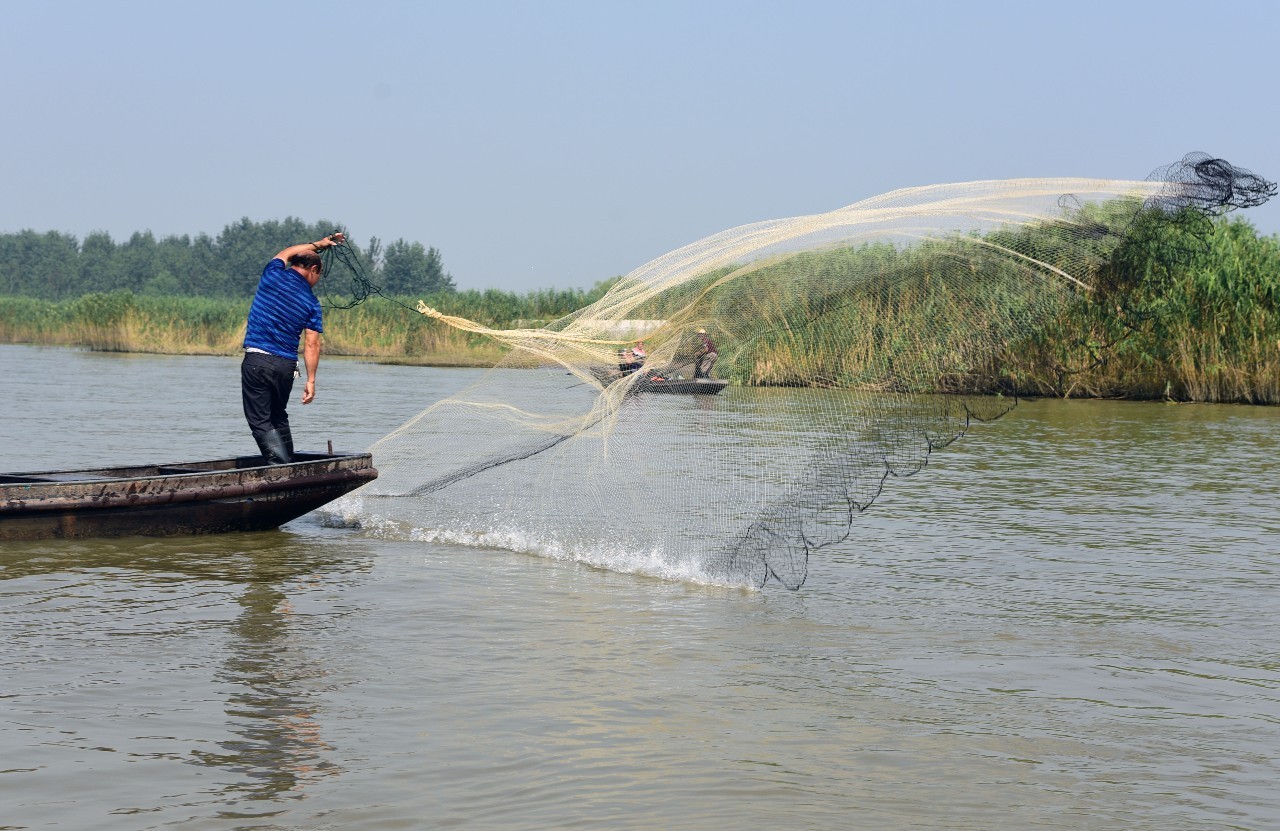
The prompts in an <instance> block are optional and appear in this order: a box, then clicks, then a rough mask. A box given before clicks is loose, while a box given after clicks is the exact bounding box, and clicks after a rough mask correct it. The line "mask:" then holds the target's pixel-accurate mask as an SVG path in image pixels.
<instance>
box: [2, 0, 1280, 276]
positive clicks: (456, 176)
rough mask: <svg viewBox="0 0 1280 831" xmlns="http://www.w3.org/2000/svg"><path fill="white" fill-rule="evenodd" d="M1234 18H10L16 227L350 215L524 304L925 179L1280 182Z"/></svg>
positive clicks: (292, 5) (495, 5) (416, 12)
mask: <svg viewBox="0 0 1280 831" xmlns="http://www.w3.org/2000/svg"><path fill="white" fill-rule="evenodd" d="M1215 8H1218V7H1216V6H1214V5H1212V4H1208V3H1204V2H1194V3H1191V2H1167V1H1165V2H1144V3H1139V2H1124V1H1123V0H1110V2H1102V3H1098V2H1079V1H1078V0H1073V2H1070V3H1039V2H1026V0H1021V2H1008V3H1001V2H983V1H982V0H979V2H968V3H954V2H946V3H943V2H938V3H926V2H901V1H899V2H877V3H857V2H851V0H846V2H803V0H786V2H771V3H760V2H744V1H743V0H737V1H736V2H694V0H689V2H683V3H668V2H643V0H641V1H640V2H636V1H635V0H633V2H627V3H617V2H606V0H594V2H536V3H535V2H529V3H517V2H477V0H456V2H450V3H428V2H404V3H393V2H377V1H376V0H374V2H368V0H366V1H365V2H354V3H353V2H344V3H327V2H309V3H300V2H254V3H241V2H219V3H183V2H172V0H168V1H167V2H155V3H142V2H129V1H128V0H123V1H122V2H112V3H88V2H84V3H71V2H45V3H37V2H34V0H23V2H8V0H0V13H2V15H3V17H2V18H0V44H2V46H0V78H3V79H4V82H5V87H6V92H7V95H6V96H5V98H6V100H5V101H4V102H3V106H2V108H0V113H3V115H2V116H0V119H2V120H0V125H2V126H0V149H2V150H3V153H2V154H0V171H2V177H0V181H2V182H3V188H2V189H0V231H15V230H19V229H22V228H34V229H37V230H41V231H45V230H57V231H67V232H70V233H73V234H75V235H76V236H78V237H83V236H84V234H86V233H87V232H89V231H93V230H105V231H108V232H110V233H111V235H112V236H113V237H115V238H116V239H117V240H121V239H126V238H127V237H128V236H129V234H131V233H132V232H133V231H135V230H145V229H150V230H151V231H152V232H154V233H155V234H156V235H157V236H158V237H163V236H168V235H170V234H193V235H194V234H197V233H201V232H204V233H208V234H210V235H216V234H217V233H218V232H219V231H221V230H222V228H223V226H224V225H226V224H228V223H230V222H233V221H235V220H237V219H239V218H240V217H242V216H248V217H250V218H251V219H254V220H266V219H281V218H284V217H286V216H297V217H301V218H303V219H305V220H307V221H315V220H319V219H322V218H324V219H333V220H337V221H340V222H342V223H344V224H346V225H347V226H348V228H349V229H350V232H351V233H352V235H353V236H354V237H355V238H356V239H357V240H358V241H360V242H364V241H366V240H367V239H368V237H369V236H378V237H381V238H382V239H384V240H388V241H389V240H393V239H396V238H398V237H403V238H405V239H409V240H416V241H419V242H422V243H423V244H424V245H433V246H436V247H437V248H439V249H440V252H441V254H442V255H443V258H444V263H445V267H446V268H447V269H448V270H449V271H450V272H452V274H453V275H454V278H455V280H456V281H457V283H458V285H459V286H460V287H463V288H487V287H497V288H504V289H515V290H519V291H524V290H528V289H534V288H550V287H556V288H564V287H571V286H577V287H588V286H590V285H591V284H592V283H594V282H595V281H597V280H600V279H604V278H607V277H610V276H613V275H617V274H623V273H626V272H628V271H630V270H632V269H633V268H635V267H637V266H639V265H642V264H643V263H645V262H646V261H648V260H650V259H653V258H654V257H657V256H660V255H661V254H663V253H665V252H667V251H670V250H672V249H675V248H678V247H680V246H682V245H684V244H686V243H689V242H692V241H694V240H696V239H699V238H701V237H704V236H707V235H709V234H712V233H715V232H717V231H720V230H723V229H726V228H730V227H734V226H737V225H742V224H744V223H747V222H754V221H758V220H763V219H772V218H777V217H783V216H793V215H797V214H810V213H818V212H821V211H826V210H831V209H833V208H837V207H840V206H842V205H846V204H849V203H852V202H856V201H859V200H861V199H864V198H867V197H869V196H874V195H876V194H878V193H882V192H884V191H888V190H893V189H896V188H901V187H907V186H914V185H926V184H934V183H938V182H954V181H965V180H973V179H1000V178H1013V177H1023V176H1097V177H1108V178H1136V179H1141V178H1143V177H1145V176H1146V175H1147V174H1148V173H1149V172H1151V171H1152V170H1153V169H1154V168H1156V167H1159V166H1161V165H1163V164H1167V163H1169V162H1172V161H1175V160H1177V159H1179V158H1181V157H1182V156H1183V155H1184V154H1185V153H1187V152H1189V151H1192V150H1203V151H1205V152H1208V153H1211V154H1213V155H1217V156H1221V157H1223V158H1226V159H1228V160H1230V161H1232V162H1234V163H1236V164H1239V165H1242V166H1244V167H1247V168H1250V169H1252V170H1254V171H1255V172H1258V173H1261V174H1263V175H1265V176H1267V177H1268V178H1271V179H1276V178H1277V177H1280V114H1278V113H1280V43H1278V38H1277V36H1278V35H1280V11H1278V10H1280V4H1278V3H1275V2H1241V1H1240V0H1238V1H1237V2H1234V3H1230V4H1225V5H1223V6H1221V8H1222V9H1224V11H1214V9H1215ZM1246 216H1248V217H1249V218H1250V219H1251V220H1252V221H1253V222H1254V224H1255V225H1257V226H1258V227H1259V229H1260V230H1262V231H1263V232H1265V233H1268V234H1270V233H1275V232H1280V205H1277V204H1272V205H1268V206H1266V207H1264V208H1262V209H1258V210H1254V211H1251V212H1248V213H1247V214H1246ZM271 253H274V252H264V256H269V255H270V254H271Z"/></svg>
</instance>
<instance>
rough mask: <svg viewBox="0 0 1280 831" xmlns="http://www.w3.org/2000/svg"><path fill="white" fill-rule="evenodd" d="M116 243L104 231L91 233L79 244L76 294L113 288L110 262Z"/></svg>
mask: <svg viewBox="0 0 1280 831" xmlns="http://www.w3.org/2000/svg"><path fill="white" fill-rule="evenodd" d="M115 256H116V243H115V240H113V239H111V235H110V234H108V233H107V232H106V231H92V232H90V233H89V235H88V236H86V237H85V238H84V241H83V242H81V243H80V280H79V286H78V287H77V292H78V293H79V294H85V293H88V292H95V291H109V290H110V289H111V288H113V286H112V285H111V280H112V269H111V261H112V260H114V259H115Z"/></svg>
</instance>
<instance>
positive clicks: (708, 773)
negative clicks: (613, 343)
mask: <svg viewBox="0 0 1280 831" xmlns="http://www.w3.org/2000/svg"><path fill="white" fill-rule="evenodd" d="M475 377H476V374H475V373H474V372H473V371H469V370H445V369H424V368H412V367H389V366H377V365H370V364H364V363H358V362H354V361H342V360H335V359H330V358H326V359H325V360H324V361H323V362H322V366H321V372H320V375H319V389H318V395H317V400H316V403H315V404H313V405H310V406H308V407H302V406H300V405H298V404H295V405H294V406H293V407H292V408H291V414H292V416H293V420H294V432H295V435H298V436H300V437H301V438H300V441H299V446H300V447H302V448H304V449H305V448H315V449H319V448H321V447H323V446H324V442H325V441H326V440H328V439H332V440H333V442H334V445H335V447H336V448H338V449H358V448H364V447H367V446H368V445H370V444H372V443H373V442H374V441H375V440H376V439H378V438H379V437H381V436H382V435H384V434H386V433H387V432H389V431H390V430H392V429H394V428H395V427H396V426H397V425H399V424H400V423H401V422H402V421H404V420H405V419H406V418H408V417H410V416H412V415H414V414H416V413H417V412H418V411H419V410H421V409H422V408H423V407H425V406H427V405H428V404H430V403H432V402H433V401H435V400H437V399H438V398H440V397H442V396H444V395H446V394H448V393H449V392H452V391H454V390H456V389H459V388H461V387H463V386H464V385H466V384H469V383H470V382H471V381H472V380H474V378H475ZM733 392H734V391H733V390H732V389H730V390H727V391H726V392H725V393H724V394H723V396H726V397H722V398H718V399H717V402H720V401H723V402H731V401H732V399H731V398H729V397H727V396H732V394H733ZM712 406H729V403H724V404H720V403H714V404H712ZM1278 438H1280V409H1275V408H1248V407H1226V406H1200V405H1195V406H1192V405H1176V406H1175V405H1164V404H1138V403H1120V402H1062V401H1041V402H1022V403H1021V404H1019V406H1018V407H1017V408H1015V409H1014V411H1013V412H1012V413H1011V414H1010V415H1008V416H1006V417H1005V418H1003V419H1000V420H998V421H996V422H994V423H991V424H985V425H979V426H977V427H975V428H974V429H973V430H972V432H971V433H970V434H969V435H967V436H965V437H964V438H962V439H961V440H959V441H958V442H956V443H955V444H953V445H952V446H950V447H949V448H947V449H945V450H943V451H940V452H938V453H936V454H935V455H934V456H933V457H932V458H931V460H930V462H929V467H928V468H927V469H926V470H925V471H924V472H922V473H921V474H920V475H917V476H914V477H910V478H908V479H904V480H901V481H897V482H894V483H892V486H891V487H890V488H889V489H887V490H886V492H885V493H884V495H883V496H882V497H881V498H880V500H879V501H878V502H877V503H876V504H875V506H873V508H872V509H871V510H870V511H868V512H867V513H866V514H864V515H862V516H860V517H858V519H857V521H856V526H855V530H854V534H853V536H852V537H851V538H850V540H849V541H847V542H845V543H842V544H840V545H838V546H835V547H833V548H828V549H825V550H823V551H821V552H819V553H816V554H815V555H814V556H813V558H812V560H811V562H810V566H809V576H808V580H807V582H806V583H805V585H804V586H803V587H802V588H801V589H800V590H799V591H797V592H792V591H788V590H786V589H784V588H781V587H779V586H776V585H767V586H766V587H765V588H764V589H763V590H759V591H753V590H747V589H736V588H724V587H716V586H706V585H701V584H698V583H694V582H690V581H684V580H679V579H659V578H655V577H653V576H645V575H642V574H636V573H628V572H626V571H618V570H610V569H608V568H601V567H599V565H598V564H597V565H592V564H589V563H583V562H574V561H572V560H565V559H552V558H548V557H540V556H535V555H532V554H529V553H521V552H516V551H508V550H502V549H500V548H493V547H476V546H464V545H459V544H456V543H447V542H440V541H437V542H426V541H421V540H414V539H409V538H396V537H395V536H394V535H388V534H386V533H377V534H374V533H370V532H369V531H368V530H362V529H360V528H350V527H332V525H333V523H326V522H324V521H322V520H321V518H320V517H319V516H318V515H311V516H308V517H304V518H302V519H300V520H297V521H295V522H293V523H290V524H289V525H287V526H285V527H284V528H283V529H281V530H280V531H277V532H269V533H260V534H243V535H239V534H233V535H224V536H211V537H195V538H185V539H180V538H169V539H142V538H135V539H120V540H90V541H75V542H29V543H0V631H2V632H3V638H4V641H3V644H4V646H3V653H0V828H4V829H26V828H41V829H44V828H76V829H80V828H94V829H168V828H180V829H313V828H314V829H357V830H358V831H380V830H381V829H404V828H477V829H553V828H554V829H559V828H584V829H588V828H601V829H650V828H681V829H713V828H714V829H720V828H748V829H755V828H759V829H765V828H768V829H845V828H859V829H861V828H867V829H984V830H987V829H1019V831H1021V830H1022V829H1029V828H1036V829H1115V828H1124V829H1152V830H1153V831H1155V829H1159V831H1168V829H1263V828H1277V827H1280V795H1278V794H1280V789H1277V788H1276V787H1275V782H1276V781H1277V780H1278V779H1280V763H1278V762H1277V750H1278V748H1280V658H1277V652H1276V644H1277V643H1280V519H1277V513H1276V506H1277V504H1280V462H1277V454H1276V449H1277V440H1278ZM251 450H252V442H251V439H250V438H249V436H248V435H247V432H246V431H245V429H244V427H243V424H242V423H241V415H240V412H239V395H238V362H237V361H236V360H234V359H231V358H201V357H157V356H129V355H103V354H92V353H86V352H78V351H72V350H64V349H41V348H34V347H23V346H0V458H2V459H3V469H4V470H6V471H19V470H40V469H52V468H58V467H79V466H87V465H90V464H107V463H113V464H125V463H129V462H138V463H145V462H156V461H190V460H196V459H200V458H213V457H217V456H222V455H232V454H235V453H243V452H251ZM376 461H377V460H376V459H375V463H376Z"/></svg>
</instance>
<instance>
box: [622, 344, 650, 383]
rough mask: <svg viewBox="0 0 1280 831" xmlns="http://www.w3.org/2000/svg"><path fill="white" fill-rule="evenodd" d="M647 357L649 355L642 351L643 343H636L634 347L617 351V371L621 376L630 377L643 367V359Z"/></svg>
mask: <svg viewBox="0 0 1280 831" xmlns="http://www.w3.org/2000/svg"><path fill="white" fill-rule="evenodd" d="M648 357H649V353H648V352H645V351H644V341H642V340H639V341H636V345H635V346H632V347H629V348H625V349H619V350H618V371H619V372H621V373H622V374H623V375H630V374H631V373H633V372H636V371H637V370H639V369H640V368H641V367H643V366H644V361H645V358H648Z"/></svg>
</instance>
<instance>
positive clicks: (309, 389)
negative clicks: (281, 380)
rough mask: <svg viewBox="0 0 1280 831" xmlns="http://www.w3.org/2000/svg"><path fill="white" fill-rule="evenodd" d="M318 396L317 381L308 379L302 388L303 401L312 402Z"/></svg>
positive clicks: (305, 402) (304, 402)
mask: <svg viewBox="0 0 1280 831" xmlns="http://www.w3.org/2000/svg"><path fill="white" fill-rule="evenodd" d="M315 397H316V382H315V381H313V380H312V379H310V378H308V379H307V385H306V386H305V387H303V388H302V403H303V404H310V403H311V402H312V401H313V400H314V399H315Z"/></svg>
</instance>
